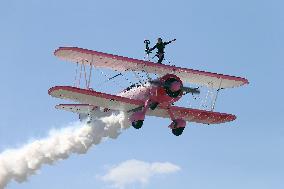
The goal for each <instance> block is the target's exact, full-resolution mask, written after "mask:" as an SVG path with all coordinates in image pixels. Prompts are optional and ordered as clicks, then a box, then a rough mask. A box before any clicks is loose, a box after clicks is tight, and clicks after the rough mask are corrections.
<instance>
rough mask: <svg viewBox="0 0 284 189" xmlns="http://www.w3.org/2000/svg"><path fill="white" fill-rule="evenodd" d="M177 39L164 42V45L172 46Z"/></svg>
mask: <svg viewBox="0 0 284 189" xmlns="http://www.w3.org/2000/svg"><path fill="white" fill-rule="evenodd" d="M175 40H176V39H173V40H170V41H168V42H164V45H167V44H170V43H171V42H173V41H175Z"/></svg>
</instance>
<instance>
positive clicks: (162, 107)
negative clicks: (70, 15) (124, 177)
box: [48, 40, 249, 136]
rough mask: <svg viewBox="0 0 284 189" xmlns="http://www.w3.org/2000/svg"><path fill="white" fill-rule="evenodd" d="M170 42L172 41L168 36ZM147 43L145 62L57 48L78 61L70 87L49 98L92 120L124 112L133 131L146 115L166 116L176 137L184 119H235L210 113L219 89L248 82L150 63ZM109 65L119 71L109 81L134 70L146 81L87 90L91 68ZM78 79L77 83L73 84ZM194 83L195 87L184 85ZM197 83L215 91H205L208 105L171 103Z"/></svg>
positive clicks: (215, 121)
mask: <svg viewBox="0 0 284 189" xmlns="http://www.w3.org/2000/svg"><path fill="white" fill-rule="evenodd" d="M172 41H173V40H172ZM144 43H145V45H146V49H145V54H146V57H145V59H144V60H138V59H134V58H128V57H123V56H118V55H112V54H107V53H103V52H97V51H93V50H87V49H83V48H78V47H60V48H58V49H57V50H55V52H54V55H55V56H56V57H58V58H60V59H61V60H64V61H70V62H74V63H76V64H77V68H79V70H80V74H79V76H78V73H77V72H78V69H77V71H76V76H75V84H74V86H55V87H52V88H50V89H49V91H48V93H49V95H51V96H52V97H56V98H60V99H67V100H71V101H74V102H76V104H59V105H56V108H57V109H61V110H67V111H71V112H74V113H77V114H79V118H80V119H83V118H84V119H85V118H88V119H90V120H91V119H92V117H93V115H95V114H97V113H102V112H111V111H124V112H126V113H127V114H128V116H129V121H130V122H131V124H132V126H133V127H134V128H135V129H140V128H141V127H142V125H143V122H144V120H145V116H146V115H148V116H157V117H163V118H170V119H171V123H170V125H169V128H170V129H171V130H172V133H173V134H174V135H176V136H179V135H181V134H182V132H183V130H184V128H185V127H186V122H196V123H203V124H220V123H225V122H230V121H233V120H235V119H236V116H235V115H232V114H227V113H219V112H214V109H215V104H216V100H217V97H218V93H219V91H220V90H221V89H226V88H234V87H239V86H242V85H245V84H248V83H249V82H248V80H247V79H245V78H241V77H235V76H229V75H223V74H217V73H210V72H205V71H199V70H193V69H188V68H180V67H176V66H172V65H166V64H159V63H161V60H160V59H161V58H164V55H163V57H161V56H159V57H158V58H159V63H154V62H152V61H150V59H151V58H150V56H149V54H150V51H149V49H151V50H153V48H150V47H149V44H150V41H149V40H145V41H144ZM94 68H96V69H111V70H113V71H116V72H118V74H116V75H114V76H113V77H111V78H108V80H113V79H116V77H119V76H121V75H123V74H124V73H129V72H132V73H134V75H135V76H137V77H138V78H139V77H140V78H141V75H142V74H144V75H146V76H145V78H146V79H144V80H139V82H138V83H135V84H132V85H130V86H129V87H127V88H126V89H124V90H123V91H122V92H120V93H118V94H116V95H113V94H107V93H103V92H98V91H95V90H94V89H92V88H91V85H90V83H91V78H92V77H93V76H92V70H93V69H94ZM76 77H77V79H78V78H80V79H79V82H77V83H76ZM81 77H83V78H85V82H84V83H85V87H81V86H80V85H82V83H80V80H81ZM185 84H188V85H194V86H197V87H188V86H185ZM201 87H205V88H207V89H209V90H211V91H214V93H208V95H206V96H205V97H204V99H202V102H204V100H207V99H208V98H209V97H211V99H210V101H209V105H208V107H207V109H202V108H192V107H191V108H185V107H179V106H175V105H174V103H175V102H177V101H179V100H180V99H181V97H182V96H184V95H186V94H193V95H200V93H201V90H200V88H201Z"/></svg>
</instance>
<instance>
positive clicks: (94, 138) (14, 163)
mask: <svg viewBox="0 0 284 189" xmlns="http://www.w3.org/2000/svg"><path fill="white" fill-rule="evenodd" d="M128 127H129V124H128V122H127V119H126V116H125V114H124V113H122V112H120V113H116V114H114V113H113V114H111V115H109V116H107V117H100V118H97V119H95V120H94V121H92V123H91V124H87V123H86V122H81V123H74V124H72V125H70V126H68V127H65V128H64V129H60V130H52V131H51V132H50V133H49V135H48V137H47V138H45V139H40V140H35V141H33V142H31V143H29V144H26V145H24V146H23V147H21V148H19V149H8V150H5V151H4V152H2V153H1V154H0V189H3V188H4V187H5V186H6V185H7V184H8V183H9V182H10V181H11V180H15V181H17V182H24V181H25V180H27V178H28V177H29V176H30V175H33V174H35V173H36V171H37V170H38V169H40V168H41V166H42V165H44V164H50V165H51V164H53V163H55V162H56V161H58V160H62V159H66V158H68V157H69V156H70V155H71V154H73V153H76V154H84V153H86V152H87V151H88V149H89V148H90V147H91V146H92V145H94V144H95V145H96V144H99V143H100V142H101V141H102V139H103V138H105V137H110V138H117V136H118V135H119V134H120V132H121V130H122V129H126V128H128Z"/></svg>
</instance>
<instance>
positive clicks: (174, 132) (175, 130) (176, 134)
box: [172, 127, 184, 136]
mask: <svg viewBox="0 0 284 189" xmlns="http://www.w3.org/2000/svg"><path fill="white" fill-rule="evenodd" d="M183 130H184V127H180V128H176V129H172V133H173V134H174V135H175V136H179V135H181V134H182V132H183Z"/></svg>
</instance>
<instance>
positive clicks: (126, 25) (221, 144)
mask: <svg viewBox="0 0 284 189" xmlns="http://www.w3.org/2000/svg"><path fill="white" fill-rule="evenodd" d="M283 6H284V3H283V2H282V1H277V0H272V1H264V0H250V1H245V0H239V1H225V0H216V1H209V0H203V1H192V0H190V1H186V0H184V1H181V0H177V1H162V0H160V1H150V0H144V1H130V0H125V1H110V0H105V1H94V0H81V1H73V0H69V1H67V0H61V1H55V0H50V1H43V0H27V1H20V0H10V1H3V2H1V3H0V23H1V27H0V44H1V46H0V48H1V50H0V57H1V74H0V81H1V93H0V99H1V100H0V104H1V110H0V112H1V120H0V150H1V151H3V150H4V149H7V148H10V147H19V146H21V145H22V144H24V143H27V142H28V141H29V140H32V139H34V138H41V137H44V136H46V135H47V133H48V131H49V130H50V129H52V128H60V127H63V126H64V125H67V124H68V123H69V122H72V121H74V120H76V119H77V116H76V115H74V114H71V113H68V112H60V111H58V110H55V109H54V105H56V104H57V103H59V102H62V101H61V100H57V99H54V98H52V97H50V96H49V95H48V94H47V90H48V89H49V88H50V87H52V86H55V85H71V84H72V82H73V78H74V68H75V67H74V65H72V64H69V63H65V62H62V61H60V60H58V59H57V58H56V57H54V56H53V51H54V50H55V49H56V48H57V47H59V46H79V47H83V48H88V49H94V50H98V51H104V52H108V53H113V54H119V55H123V56H128V57H134V58H142V57H143V48H144V44H143V40H144V39H145V38H149V39H151V40H153V41H154V40H155V39H156V38H157V37H163V38H164V39H172V38H177V41H176V42H175V43H174V44H172V45H170V46H168V47H167V49H166V52H167V54H166V57H167V58H169V59H170V60H171V61H173V62H175V64H176V65H177V66H180V67H189V68H193V69H199V70H206V71H211V72H217V73H223V74H228V75H236V76H241V77H245V78H247V79H248V80H249V81H250V84H249V85H248V86H245V87H241V88H236V89H229V90H224V91H222V92H221V94H220V96H219V98H218V102H217V106H216V111H220V112H228V113H233V114H236V115H237V117H238V118H237V120H236V121H234V122H232V123H227V124H222V125H214V126H203V125H199V124H195V123H188V127H187V128H186V130H185V132H184V134H183V135H182V136H181V137H174V136H172V134H171V133H170V130H168V129H167V125H168V124H169V122H170V121H169V120H165V119H158V118H148V119H147V120H146V121H145V125H144V127H143V129H141V130H139V131H137V130H134V129H132V128H130V129H128V130H126V131H125V132H124V133H122V135H121V136H120V137H119V138H118V139H117V140H108V141H106V142H104V143H102V144H100V145H98V146H96V147H94V148H92V149H91V150H90V151H89V152H88V153H87V154H86V155H73V156H71V158H69V159H68V160H64V161H60V162H58V163H57V164H56V165H54V166H44V167H43V168H42V169H41V170H40V172H39V173H38V174H37V175H35V176H32V177H30V179H29V181H28V182H25V183H22V184H18V183H16V182H12V183H10V184H9V185H8V187H7V188H10V189H16V188H29V189H32V188H53V189H57V188H58V189H59V188H63V187H64V188H66V187H68V188H71V189H72V188H79V187H80V188H90V187H92V188H107V187H108V184H106V183H104V182H102V181H100V180H98V179H97V178H96V175H98V174H104V171H105V170H104V168H105V167H106V166H109V165H113V164H118V163H120V162H123V161H126V160H129V159H138V160H141V161H146V162H165V161H169V162H172V163H174V164H176V165H178V166H179V167H180V168H181V170H180V171H179V172H177V173H175V174H173V175H171V176H165V177H161V178H160V177H157V178H154V179H152V180H151V181H150V182H149V183H148V184H147V185H146V186H138V187H144V188H173V187H175V188H185V187H186V188H194V189H209V188H210V189H215V188H216V189H217V188H218V189H223V188H224V189H225V188H231V189H234V188H236V189H237V188H259V189H264V188H283V187H284V181H283V180H284V163H283V159H284V152H283V149H284V148H283V145H284V127H283V122H284V117H283V105H284V104H283V92H284V90H283V88H282V82H283V81H284V80H283V76H282V75H283V74H282V73H283V69H284V66H283V59H284V57H283V50H284V46H283V44H284V43H283V42H284V39H283V33H284V27H283V21H284V13H283Z"/></svg>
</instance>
